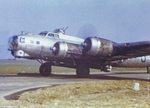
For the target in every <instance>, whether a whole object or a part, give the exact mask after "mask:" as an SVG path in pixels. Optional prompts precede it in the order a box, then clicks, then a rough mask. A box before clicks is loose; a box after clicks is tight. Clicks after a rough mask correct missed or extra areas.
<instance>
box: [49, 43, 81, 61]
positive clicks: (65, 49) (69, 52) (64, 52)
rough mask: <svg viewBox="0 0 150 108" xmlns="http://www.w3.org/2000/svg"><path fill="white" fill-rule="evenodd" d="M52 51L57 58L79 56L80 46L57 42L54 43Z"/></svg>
mask: <svg viewBox="0 0 150 108" xmlns="http://www.w3.org/2000/svg"><path fill="white" fill-rule="evenodd" d="M52 51H53V54H54V55H55V56H56V57H58V58H72V57H73V58H80V56H81V55H82V46H81V45H79V44H73V43H66V42H57V43H55V44H54V46H53V48H52Z"/></svg>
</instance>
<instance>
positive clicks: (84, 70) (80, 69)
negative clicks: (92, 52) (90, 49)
mask: <svg viewBox="0 0 150 108" xmlns="http://www.w3.org/2000/svg"><path fill="white" fill-rule="evenodd" d="M76 74H77V77H78V78H87V77H89V74H90V69H89V67H88V65H86V64H81V63H80V64H78V65H77V67H76Z"/></svg>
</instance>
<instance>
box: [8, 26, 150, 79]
mask: <svg viewBox="0 0 150 108" xmlns="http://www.w3.org/2000/svg"><path fill="white" fill-rule="evenodd" d="M8 43H9V46H10V48H9V50H10V51H11V53H12V55H13V56H14V57H16V58H26V59H33V60H37V61H39V62H40V63H41V66H40V69H39V71H40V74H41V75H42V76H48V75H50V74H51V66H62V67H70V68H76V74H77V76H78V77H80V78H83V77H88V76H89V73H90V70H89V68H95V69H101V70H102V71H105V72H108V71H111V69H112V65H113V64H114V61H120V60H123V61H125V60H127V59H128V58H135V57H140V56H146V55H149V54H150V52H149V51H150V42H149V41H147V42H135V43H121V44H118V43H115V42H113V41H110V40H107V39H103V38H99V37H88V38H86V39H82V38H79V37H74V36H69V35H66V34H65V30H64V29H56V30H55V31H54V32H48V31H44V32H41V33H39V34H31V33H25V34H20V35H15V36H12V37H10V38H9V41H8ZM43 61H45V62H43ZM118 63H119V62H118ZM147 67H149V66H147Z"/></svg>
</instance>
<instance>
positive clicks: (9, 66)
mask: <svg viewBox="0 0 150 108" xmlns="http://www.w3.org/2000/svg"><path fill="white" fill-rule="evenodd" d="M39 67H40V63H38V62H37V61H34V60H0V74H17V73H39ZM137 70H138V71H145V70H146V69H145V68H113V71H137ZM75 71H76V70H75V69H70V68H64V67H56V66H53V67H52V72H59V73H60V72H61V73H64V72H75ZM91 72H100V70H96V69H91Z"/></svg>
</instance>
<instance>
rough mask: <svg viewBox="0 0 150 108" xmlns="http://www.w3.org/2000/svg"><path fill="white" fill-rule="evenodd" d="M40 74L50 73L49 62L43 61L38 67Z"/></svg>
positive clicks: (46, 74) (47, 74)
mask: <svg viewBox="0 0 150 108" xmlns="http://www.w3.org/2000/svg"><path fill="white" fill-rule="evenodd" d="M39 71H40V74H41V76H49V75H50V74H51V65H50V63H49V62H46V63H43V64H42V65H41V66H40V68H39Z"/></svg>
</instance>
